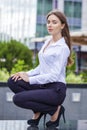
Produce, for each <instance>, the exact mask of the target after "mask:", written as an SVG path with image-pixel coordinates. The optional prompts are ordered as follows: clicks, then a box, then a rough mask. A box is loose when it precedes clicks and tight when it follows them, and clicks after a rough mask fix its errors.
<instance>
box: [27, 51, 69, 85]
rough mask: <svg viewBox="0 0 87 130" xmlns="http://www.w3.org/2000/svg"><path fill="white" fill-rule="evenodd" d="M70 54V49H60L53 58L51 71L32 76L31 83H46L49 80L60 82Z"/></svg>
mask: <svg viewBox="0 0 87 130" xmlns="http://www.w3.org/2000/svg"><path fill="white" fill-rule="evenodd" d="M69 54H70V51H69V50H67V49H66V48H62V49H60V51H59V52H58V54H57V55H56V57H55V58H54V60H53V64H52V65H51V67H50V72H49V73H47V74H42V75H36V76H33V77H30V78H29V82H30V84H46V83H49V82H58V79H59V77H60V75H61V74H62V69H64V68H65V67H66V65H67V58H68V56H69ZM49 66H50V65H49Z"/></svg>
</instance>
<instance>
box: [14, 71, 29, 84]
mask: <svg viewBox="0 0 87 130" xmlns="http://www.w3.org/2000/svg"><path fill="white" fill-rule="evenodd" d="M12 79H14V80H15V81H17V80H21V79H22V80H24V81H25V82H29V76H28V74H27V73H26V72H18V73H16V74H13V75H12Z"/></svg>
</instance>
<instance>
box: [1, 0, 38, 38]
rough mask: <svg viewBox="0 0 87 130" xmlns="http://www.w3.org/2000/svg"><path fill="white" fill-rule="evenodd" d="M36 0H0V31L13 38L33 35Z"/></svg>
mask: <svg viewBox="0 0 87 130" xmlns="http://www.w3.org/2000/svg"><path fill="white" fill-rule="evenodd" d="M36 3H37V0H0V33H3V34H5V35H9V36H12V37H13V38H14V39H20V38H21V39H23V38H26V37H29V38H30V37H34V36H35V31H36Z"/></svg>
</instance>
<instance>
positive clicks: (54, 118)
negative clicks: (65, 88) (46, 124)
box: [51, 106, 61, 121]
mask: <svg viewBox="0 0 87 130" xmlns="http://www.w3.org/2000/svg"><path fill="white" fill-rule="evenodd" d="M60 108H61V106H58V109H57V110H56V112H55V113H54V114H53V115H52V116H51V121H56V120H57V118H58V115H59V112H60Z"/></svg>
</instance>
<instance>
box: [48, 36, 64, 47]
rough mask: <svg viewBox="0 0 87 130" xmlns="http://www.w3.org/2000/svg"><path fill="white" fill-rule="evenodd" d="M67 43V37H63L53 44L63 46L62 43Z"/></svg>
mask: <svg viewBox="0 0 87 130" xmlns="http://www.w3.org/2000/svg"><path fill="white" fill-rule="evenodd" d="M51 39H52V38H50V39H49V41H50V40H51ZM64 44H66V42H65V39H64V37H62V38H61V39H59V40H58V41H56V42H55V43H54V44H51V46H61V45H64Z"/></svg>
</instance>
